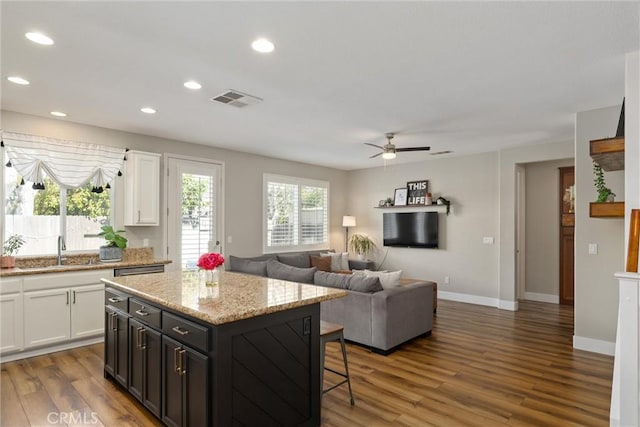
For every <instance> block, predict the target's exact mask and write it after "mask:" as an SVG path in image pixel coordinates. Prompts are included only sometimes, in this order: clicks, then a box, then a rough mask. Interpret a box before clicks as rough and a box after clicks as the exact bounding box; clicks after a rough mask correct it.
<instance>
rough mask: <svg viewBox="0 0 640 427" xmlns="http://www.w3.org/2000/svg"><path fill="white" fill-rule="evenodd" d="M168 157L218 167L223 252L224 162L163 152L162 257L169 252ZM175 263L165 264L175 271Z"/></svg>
mask: <svg viewBox="0 0 640 427" xmlns="http://www.w3.org/2000/svg"><path fill="white" fill-rule="evenodd" d="M169 159H175V160H186V161H190V162H198V163H208V164H212V165H216V166H218V167H220V192H219V194H218V206H219V208H218V224H217V226H218V234H219V236H220V252H222V253H223V252H224V243H225V241H226V238H225V236H226V234H225V231H224V230H225V227H224V226H225V215H224V213H225V206H226V204H225V162H224V161H222V160H216V159H209V158H201V157H193V156H184V155H182V154H173V153H164V155H163V162H164V164H163V171H164V172H163V177H164V179H163V185H164V197H163V201H162V215H161V217H162V218H164V226H163V227H162V257H168V254H169V221H168V216H169ZM171 261H173V260H171ZM177 267H178V265H177V263H175V262H171V263H170V264H167V265H166V267H165V268H166V270H167V271H177Z"/></svg>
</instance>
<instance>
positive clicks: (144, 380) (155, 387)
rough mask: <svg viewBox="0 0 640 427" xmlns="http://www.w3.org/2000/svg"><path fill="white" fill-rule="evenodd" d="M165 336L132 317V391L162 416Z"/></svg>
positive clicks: (130, 384) (130, 341) (130, 378)
mask: <svg viewBox="0 0 640 427" xmlns="http://www.w3.org/2000/svg"><path fill="white" fill-rule="evenodd" d="M161 337H162V335H161V334H160V333H159V332H157V331H155V330H153V329H151V328H149V327H147V326H145V325H144V324H142V323H140V322H139V321H137V320H135V319H130V320H129V349H130V357H131V359H130V364H129V392H130V393H131V394H132V395H134V396H135V397H136V398H137V399H138V400H139V401H140V402H142V403H143V404H144V406H146V407H147V408H148V409H149V410H150V411H151V412H152V413H153V414H154V415H156V416H160V403H161V402H160V398H161V396H162V393H161V384H160V372H161V361H162V353H161V350H160V346H161Z"/></svg>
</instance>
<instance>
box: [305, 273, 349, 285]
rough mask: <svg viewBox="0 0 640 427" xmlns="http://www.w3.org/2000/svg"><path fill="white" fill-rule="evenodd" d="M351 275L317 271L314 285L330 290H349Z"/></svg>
mask: <svg viewBox="0 0 640 427" xmlns="http://www.w3.org/2000/svg"><path fill="white" fill-rule="evenodd" d="M349 279H351V275H349V274H338V273H328V272H326V271H316V273H315V274H314V275H313V284H314V285H318V286H326V287H328V288H339V289H349Z"/></svg>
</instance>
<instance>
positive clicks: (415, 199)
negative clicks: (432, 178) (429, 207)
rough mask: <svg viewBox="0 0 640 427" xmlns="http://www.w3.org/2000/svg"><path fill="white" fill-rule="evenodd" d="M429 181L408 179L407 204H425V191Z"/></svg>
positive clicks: (427, 188)
mask: <svg viewBox="0 0 640 427" xmlns="http://www.w3.org/2000/svg"><path fill="white" fill-rule="evenodd" d="M428 190H429V181H428V180H426V179H425V180H422V181H409V182H407V205H425V204H427V192H428Z"/></svg>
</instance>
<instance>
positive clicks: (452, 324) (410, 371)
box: [0, 301, 613, 427]
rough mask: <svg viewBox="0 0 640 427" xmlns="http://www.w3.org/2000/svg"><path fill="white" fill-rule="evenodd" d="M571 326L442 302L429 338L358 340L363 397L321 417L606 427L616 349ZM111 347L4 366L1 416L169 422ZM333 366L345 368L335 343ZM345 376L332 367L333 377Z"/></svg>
mask: <svg viewBox="0 0 640 427" xmlns="http://www.w3.org/2000/svg"><path fill="white" fill-rule="evenodd" d="M572 335H573V309H572V308H571V307H565V306H558V305H554V304H544V303H534V302H523V303H521V304H520V311H519V312H509V311H503V310H498V309H495V308H489V307H482V306H475V305H470V304H463V303H456V302H450V301H439V304H438V314H437V317H436V319H435V328H434V331H433V335H432V336H431V337H428V338H420V339H416V340H414V341H412V342H411V343H409V344H405V345H404V346H402V348H401V349H400V350H398V351H396V352H394V353H392V354H391V355H389V356H386V357H385V356H380V355H377V354H374V353H371V352H369V351H367V350H366V349H364V348H362V347H359V346H356V345H348V347H347V351H348V358H349V369H350V372H351V381H352V387H353V392H354V397H355V400H356V405H355V406H353V407H352V406H350V405H349V400H348V393H347V388H346V386H342V387H339V388H337V389H335V390H333V391H331V392H329V393H327V394H325V395H324V398H323V404H322V408H323V411H322V425H323V426H326V427H329V426H367V427H372V426H385V425H394V426H395V425H398V426H429V425H433V426H494V425H500V424H504V425H509V426H568V425H584V426H600V425H602V426H606V425H608V419H609V401H610V390H611V377H612V372H613V358H612V357H609V356H602V355H598V354H594V353H589V352H583V351H579V350H574V349H573V348H572V345H571V343H572ZM102 351H103V346H102V345H100V344H99V345H93V346H89V347H84V348H80V349H74V350H69V351H64V352H59V353H53V354H49V355H46V356H40V357H34V358H31V359H25V360H21V361H16V362H9V363H4V364H2V365H1V378H0V384H1V393H2V396H1V402H0V411H1V412H0V425H2V426H28V425H33V426H36V425H37V426H40V425H67V424H73V423H71V422H65V421H75V424H77V425H104V426H129V425H130V426H151V425H159V424H160V423H159V422H158V421H157V420H156V419H155V418H154V417H152V416H151V415H149V414H148V413H147V412H146V410H145V409H144V408H143V407H142V406H141V405H140V404H138V403H137V401H136V400H135V399H134V398H133V397H131V396H129V395H128V394H126V393H123V392H122V391H121V390H120V388H119V387H118V386H116V385H115V383H114V382H113V381H109V380H105V379H104V378H103V376H102V363H103V362H102V357H103V355H102ZM326 365H327V366H328V367H332V368H334V369H336V370H339V369H341V367H342V361H341V353H340V351H339V347H338V345H337V343H336V344H334V343H331V344H329V345H328V346H327V361H326ZM338 378H339V377H335V376H334V375H333V374H331V373H328V372H327V373H326V374H325V381H326V385H329V383H330V382H331V381H333V380H336V379H338ZM51 414H54V415H51ZM73 416H75V418H73ZM64 417H66V418H65V419H64V420H63V419H62V418H64ZM82 417H84V418H82ZM78 421H80V422H78ZM94 421H95V422H94ZM196 427H199V426H196Z"/></svg>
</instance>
